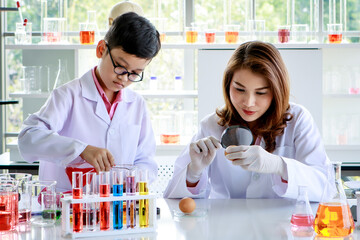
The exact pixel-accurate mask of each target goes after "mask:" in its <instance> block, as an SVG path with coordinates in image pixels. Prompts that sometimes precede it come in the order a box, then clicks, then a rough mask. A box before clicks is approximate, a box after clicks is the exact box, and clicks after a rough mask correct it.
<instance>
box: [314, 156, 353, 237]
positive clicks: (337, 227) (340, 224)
mask: <svg viewBox="0 0 360 240" xmlns="http://www.w3.org/2000/svg"><path fill="white" fill-rule="evenodd" d="M333 167H334V170H335V182H333V181H332V182H329V183H327V184H326V185H325V188H324V192H323V194H322V197H321V201H320V204H319V207H318V210H317V213H316V217H315V221H314V230H315V232H316V233H317V234H318V236H319V237H346V236H348V235H350V234H351V233H352V232H353V231H354V228H355V226H354V219H353V217H352V215H351V212H350V207H349V204H348V202H347V199H346V195H345V191H344V188H343V186H342V182H341V162H336V163H333ZM330 174H331V173H328V176H330ZM330 179H333V178H330Z"/></svg>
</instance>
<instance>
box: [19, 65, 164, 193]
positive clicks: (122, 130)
mask: <svg viewBox="0 0 360 240" xmlns="http://www.w3.org/2000/svg"><path fill="white" fill-rule="evenodd" d="M121 99H122V100H121V101H120V102H119V104H118V106H117V108H116V111H115V113H114V116H113V119H112V120H110V117H109V114H108V112H107V110H106V107H105V104H104V102H103V100H102V98H101V96H100V94H99V92H98V90H97V88H96V86H95V83H94V80H93V77H92V73H91V70H90V71H88V72H87V73H85V74H84V75H83V76H82V77H81V78H79V79H75V80H73V81H71V82H69V83H68V84H65V85H64V86H61V87H60V88H58V89H55V90H54V91H53V92H52V93H51V96H50V97H49V98H48V100H47V101H46V103H45V104H44V106H42V108H41V109H40V110H39V111H38V112H36V113H34V114H32V115H30V116H29V117H28V118H27V119H26V120H25V121H24V123H23V129H22V131H21V132H20V134H19V139H18V143H19V150H20V153H21V156H22V157H23V158H24V159H25V160H26V161H27V162H30V163H31V162H34V161H37V160H39V161H40V167H39V178H40V179H41V180H56V181H57V185H56V186H57V191H66V190H70V189H71V186H70V181H69V179H68V177H67V175H66V174H65V167H66V165H67V164H69V163H70V162H73V161H74V160H75V161H81V158H80V157H79V155H80V154H81V153H82V152H83V150H84V149H85V147H86V146H87V145H93V146H96V147H100V148H106V149H108V150H109V151H110V152H111V154H112V155H113V156H114V158H115V164H135V165H138V166H141V167H146V168H147V169H149V178H150V181H152V180H154V179H155V177H156V175H157V164H156V162H155V160H154V155H155V149H156V143H155V138H154V133H153V130H152V127H151V122H150V118H149V114H148V111H147V108H146V103H145V100H144V99H143V98H142V97H141V96H140V95H139V94H137V93H135V92H133V91H132V90H130V89H128V88H125V89H123V90H122V95H121Z"/></svg>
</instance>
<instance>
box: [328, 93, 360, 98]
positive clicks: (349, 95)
mask: <svg viewBox="0 0 360 240" xmlns="http://www.w3.org/2000/svg"><path fill="white" fill-rule="evenodd" d="M323 96H324V97H325V98H359V99H360V94H346V93H326V94H324V95H323Z"/></svg>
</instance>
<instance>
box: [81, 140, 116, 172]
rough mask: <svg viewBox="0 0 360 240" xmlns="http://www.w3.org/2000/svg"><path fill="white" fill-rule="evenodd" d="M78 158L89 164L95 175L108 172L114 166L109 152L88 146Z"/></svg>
mask: <svg viewBox="0 0 360 240" xmlns="http://www.w3.org/2000/svg"><path fill="white" fill-rule="evenodd" d="M80 157H81V158H82V159H84V160H85V161H86V162H88V163H89V164H91V165H92V166H93V167H94V168H95V170H96V172H97V173H99V172H100V171H102V172H104V171H105V172H107V171H110V169H111V168H112V166H114V157H113V156H112V155H111V153H110V152H109V150H107V149H105V148H98V147H94V146H91V145H88V146H87V147H86V148H85V149H84V151H83V152H82V153H81V154H80Z"/></svg>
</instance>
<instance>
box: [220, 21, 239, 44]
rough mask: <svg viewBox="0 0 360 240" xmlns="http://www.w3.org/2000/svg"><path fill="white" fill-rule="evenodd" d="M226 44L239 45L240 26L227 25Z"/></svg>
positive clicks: (225, 28)
mask: <svg viewBox="0 0 360 240" xmlns="http://www.w3.org/2000/svg"><path fill="white" fill-rule="evenodd" d="M224 30H225V42H226V43H237V42H238V39H239V30H240V26H239V25H225V26H224Z"/></svg>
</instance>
